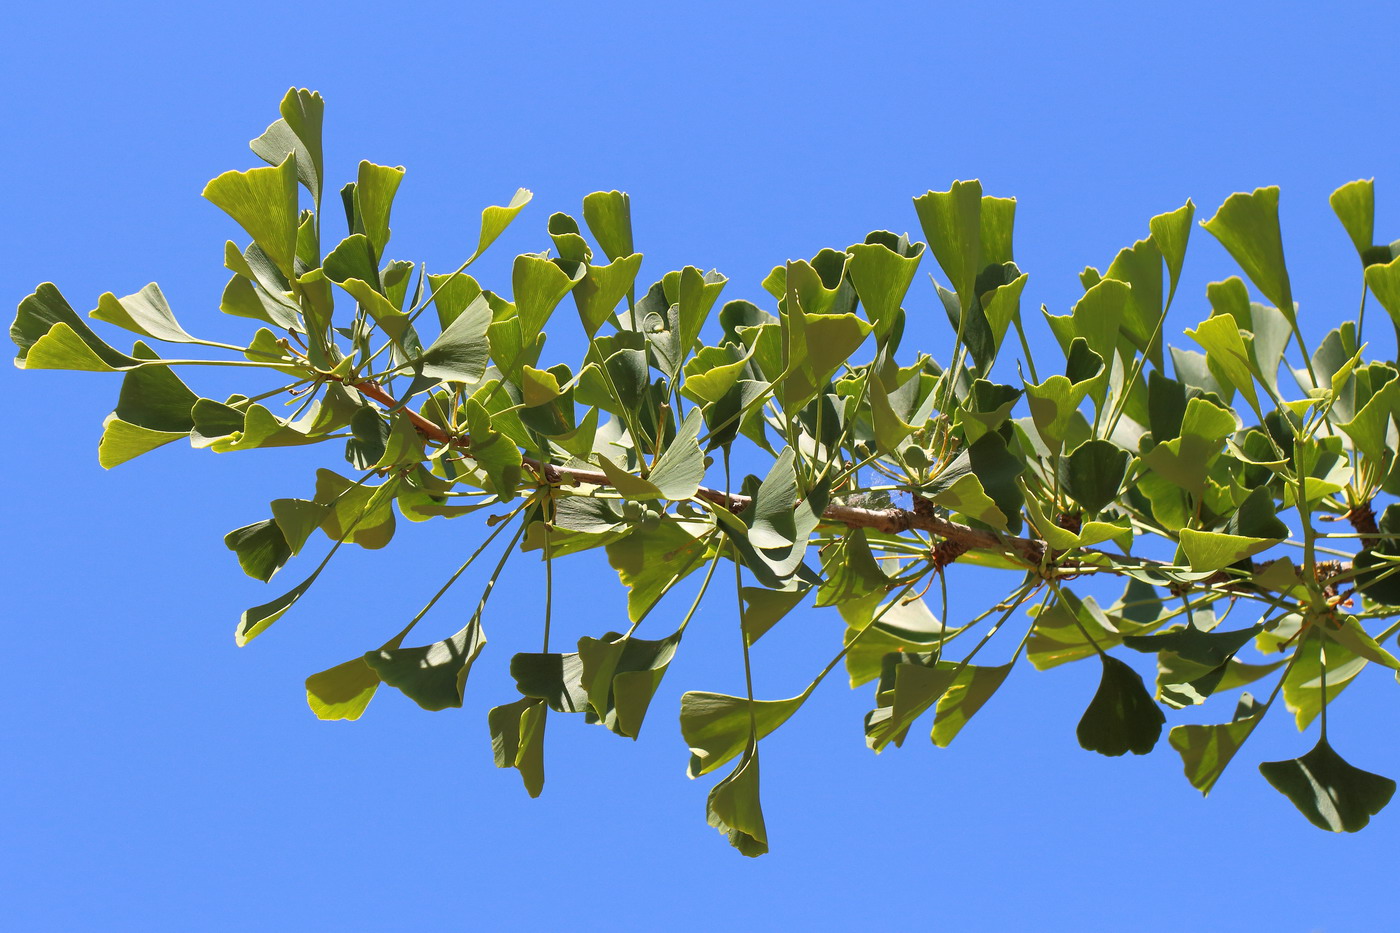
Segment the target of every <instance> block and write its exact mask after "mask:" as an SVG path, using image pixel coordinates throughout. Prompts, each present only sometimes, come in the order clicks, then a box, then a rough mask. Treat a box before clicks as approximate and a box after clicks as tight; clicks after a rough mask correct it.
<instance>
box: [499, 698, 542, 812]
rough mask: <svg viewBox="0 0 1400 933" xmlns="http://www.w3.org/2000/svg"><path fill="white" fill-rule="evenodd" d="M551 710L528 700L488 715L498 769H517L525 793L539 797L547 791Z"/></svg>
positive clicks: (501, 707) (519, 701)
mask: <svg viewBox="0 0 1400 933" xmlns="http://www.w3.org/2000/svg"><path fill="white" fill-rule="evenodd" d="M548 709H549V708H548V707H547V706H546V705H545V703H544V701H543V700H534V699H530V698H529V697H525V698H523V699H519V700H516V701H515V702H514V703H507V704H505V705H504V706H497V707H493V708H492V710H491V712H490V713H488V714H487V717H486V718H487V723H488V724H489V725H490V728H491V749H492V752H493V753H494V754H495V758H496V767H498V768H515V769H516V770H517V771H519V772H520V779H521V780H522V781H523V782H524V783H525V791H526V793H528V794H529V795H530V796H531V797H538V796H539V795H540V793H541V792H542V791H543V790H544V727H545V720H546V718H547V717H548V715H549V713H548Z"/></svg>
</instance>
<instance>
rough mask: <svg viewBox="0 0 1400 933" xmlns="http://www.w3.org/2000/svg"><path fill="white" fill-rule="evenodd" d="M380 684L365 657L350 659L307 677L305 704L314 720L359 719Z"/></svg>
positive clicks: (377, 676)
mask: <svg viewBox="0 0 1400 933" xmlns="http://www.w3.org/2000/svg"><path fill="white" fill-rule="evenodd" d="M380 682H381V681H380V680H379V674H378V673H376V672H375V670H374V668H372V667H370V666H369V665H368V664H367V663H365V659H364V658H362V657H361V658H351V659H350V660H349V661H346V662H345V663H344V664H337V665H336V666H335V667H332V668H329V669H328V670H324V671H321V672H320V673H319V674H312V675H311V676H310V677H308V678H306V703H307V705H308V706H310V707H311V712H313V713H315V714H316V718H317V719H350V720H355V719H359V718H360V716H361V715H363V714H364V711H365V707H367V706H369V701H370V700H372V699H374V693H375V691H376V690H378V689H379V684H380Z"/></svg>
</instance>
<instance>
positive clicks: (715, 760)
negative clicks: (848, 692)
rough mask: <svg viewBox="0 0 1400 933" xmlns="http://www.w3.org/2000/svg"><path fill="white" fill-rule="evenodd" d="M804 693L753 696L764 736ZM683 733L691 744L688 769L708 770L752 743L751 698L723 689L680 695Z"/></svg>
mask: <svg viewBox="0 0 1400 933" xmlns="http://www.w3.org/2000/svg"><path fill="white" fill-rule="evenodd" d="M806 698H807V697H806V695H805V694H803V695H799V696H795V697H792V698H790V699H786V700H754V701H753V721H754V722H755V723H756V724H757V729H758V738H760V739H761V738H763V737H764V736H766V735H768V734H769V733H771V732H773V730H775V729H777V728H778V727H779V726H781V725H782V724H783V723H785V722H787V721H788V717H790V716H791V715H792V714H793V713H795V712H797V708H798V707H799V706H801V705H802V701H803V700H805V699H806ZM681 735H682V736H683V737H684V738H685V741H686V744H688V745H689V746H690V767H689V769H688V771H687V773H688V774H689V775H690V776H691V777H693V778H695V777H699V776H700V775H702V774H709V773H710V772H711V771H713V770H715V769H716V768H718V767H719V766H720V765H722V764H724V763H725V762H727V761H729V760H730V759H732V758H734V757H735V756H737V755H739V754H740V753H741V752H743V751H744V749H745V748H746V747H747V746H748V744H749V738H750V733H749V701H748V700H747V699H746V698H745V697H735V696H726V695H725V694H722V693H699V692H696V691H690V692H687V693H685V694H684V695H682V696H681Z"/></svg>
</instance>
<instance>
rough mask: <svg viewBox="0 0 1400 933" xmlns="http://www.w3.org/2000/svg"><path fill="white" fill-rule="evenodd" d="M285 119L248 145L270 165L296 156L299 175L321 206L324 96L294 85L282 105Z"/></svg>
mask: <svg viewBox="0 0 1400 933" xmlns="http://www.w3.org/2000/svg"><path fill="white" fill-rule="evenodd" d="M279 109H280V110H281V113H282V118H281V119H280V120H276V121H274V122H273V124H272V125H271V126H269V127H268V128H267V129H266V130H265V131H264V132H263V134H262V135H261V136H259V137H258V138H257V139H255V140H253V141H252V142H251V143H249V144H248V146H249V148H251V149H252V150H253V152H254V153H255V154H256V155H257V156H258V158H260V159H262V160H263V161H264V162H266V163H268V164H269V165H281V164H282V163H283V162H284V161H286V159H287V156H289V155H295V156H296V160H295V164H296V167H297V178H298V180H300V181H301V183H302V184H303V185H305V186H306V190H307V191H309V192H311V196H312V197H313V198H315V199H316V207H317V210H320V205H321V189H322V185H323V184H324V177H325V175H324V173H325V164H324V162H323V156H322V154H321V118H322V115H323V114H324V113H325V109H326V105H325V102H324V101H323V100H322V99H321V95H320V94H318V93H316V92H315V91H308V90H306V89H305V88H302V89H301V90H298V89H297V88H291V89H290V90H288V91H287V94H286V96H285V97H283V98H282V105H281V107H280V108H279Z"/></svg>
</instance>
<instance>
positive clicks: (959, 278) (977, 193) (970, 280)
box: [914, 179, 982, 310]
mask: <svg viewBox="0 0 1400 933" xmlns="http://www.w3.org/2000/svg"><path fill="white" fill-rule="evenodd" d="M914 210H915V211H917V212H918V215H919V225H920V226H922V227H923V229H924V237H925V239H927V240H928V245H929V249H931V250H932V251H933V256H934V258H935V259H937V260H938V265H939V266H940V267H942V269H943V274H944V275H946V276H947V277H948V281H949V282H950V283H951V284H952V286H953V291H955V292H957V294H958V304H959V305H960V306H961V307H962V308H963V309H964V310H966V309H969V308H972V307H973V306H974V303H975V302H976V300H977V275H978V273H980V272H981V271H982V183H981V182H980V181H977V180H976V179H974V180H972V181H955V182H953V185H952V187H951V188H949V189H948V190H947V191H930V192H928V193H927V194H925V195H922V196H920V197H917V198H915V199H914Z"/></svg>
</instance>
